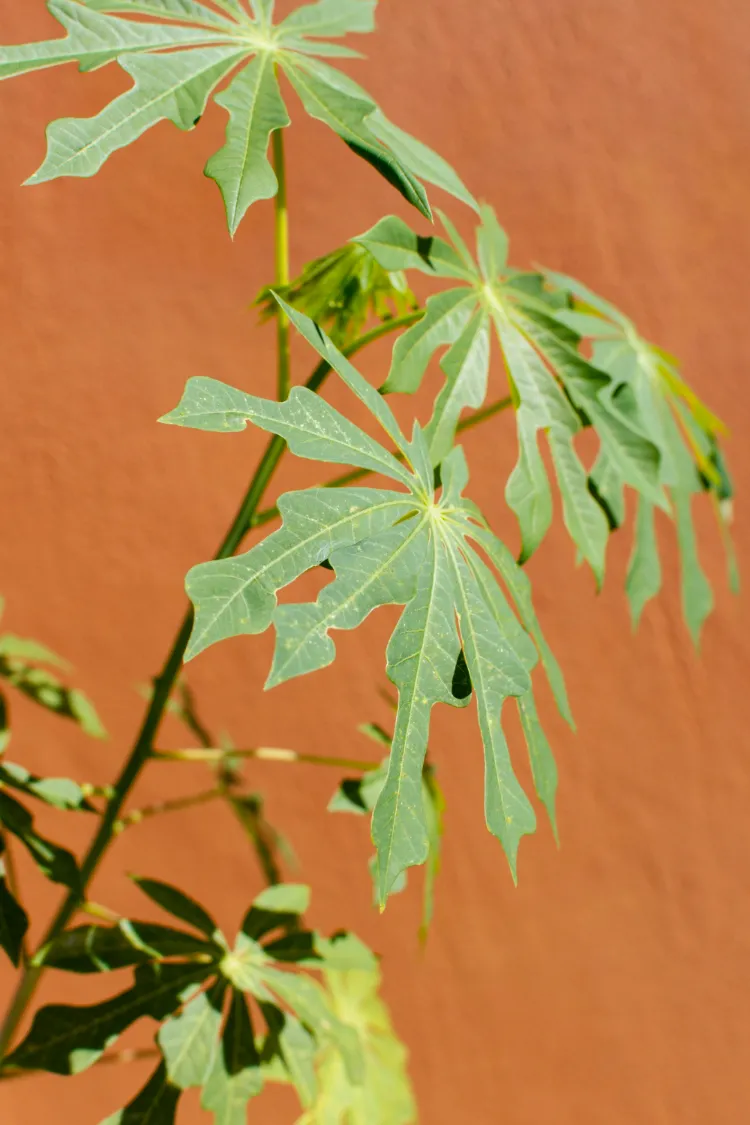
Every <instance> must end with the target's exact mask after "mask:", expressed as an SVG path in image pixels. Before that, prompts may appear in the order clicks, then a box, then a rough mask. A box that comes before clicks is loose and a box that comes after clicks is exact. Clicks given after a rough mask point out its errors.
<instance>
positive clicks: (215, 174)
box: [206, 53, 289, 235]
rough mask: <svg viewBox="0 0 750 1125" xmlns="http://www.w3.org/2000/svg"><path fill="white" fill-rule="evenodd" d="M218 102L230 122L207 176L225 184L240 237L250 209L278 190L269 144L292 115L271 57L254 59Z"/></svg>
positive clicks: (224, 193)
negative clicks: (223, 142) (221, 145)
mask: <svg viewBox="0 0 750 1125" xmlns="http://www.w3.org/2000/svg"><path fill="white" fill-rule="evenodd" d="M215 101H216V104H217V105H220V106H222V107H223V108H224V109H226V110H227V112H228V113H229V123H228V125H227V135H226V142H225V144H224V147H223V148H221V149H219V151H218V152H217V153H216V154H215V155H214V156H212V157H211V159H210V160H209V162H208V164H207V165H206V175H207V176H208V177H209V179H212V180H215V181H216V183H217V184H218V185H219V188H220V190H221V194H222V197H223V199H224V206H225V208H226V213H227V224H228V226H229V231H230V233H231V234H232V235H234V234H235V232H236V230H237V228H238V226H239V225H240V222H241V221H242V219H243V217H244V215H245V213H246V211H247V209H248V207H250V206H251V205H252V204H253V203H255V202H256V201H257V200H259V199H271V198H272V197H273V196H274V195H276V191H277V189H278V182H277V180H276V173H275V172H274V170H273V168H272V167H271V164H270V162H269V160H268V155H267V152H268V143H269V139H270V136H271V133H272V132H274V130H276V129H284V128H285V127H286V126H287V125H288V124H289V115H288V113H287V111H286V106H285V105H284V102H283V100H282V97H281V92H280V90H279V84H278V81H277V79H276V75H275V74H274V68H273V60H272V58H271V56H270V55H269V54H268V53H264V54H262V55H259V56H258V57H257V58H256V59H253V61H252V62H251V63H249V64H248V65H247V66H246V67H245V68H244V69H243V70H241V71H240V72H239V74H238V75H237V76H236V77H235V78H234V79H233V80H232V82H231V83H230V85H229V86H228V87H227V88H226V90H224V91H223V92H222V93H221V94H218V95H217V97H216V98H215Z"/></svg>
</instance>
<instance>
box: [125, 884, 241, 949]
mask: <svg viewBox="0 0 750 1125" xmlns="http://www.w3.org/2000/svg"><path fill="white" fill-rule="evenodd" d="M131 878H132V880H133V882H134V883H135V885H136V886H137V887H138V888H139V890H141V891H143V893H144V894H145V895H148V897H149V898H150V899H151V900H152V901H153V902H155V903H156V905H157V906H160V907H161V908H162V910H166V912H167V913H168V914H173V915H174V916H175V918H179V919H180V920H181V921H182V922H187V924H188V925H189V926H194V927H195V929H196V930H200V931H201V933H203V934H205V935H206V937H209V938H213V937H214V936H215V935H216V934H218V933H220V931H219V927H218V926H217V925H216V922H214V920H213V918H212V917H211V915H210V914H209V913H208V912H207V911H206V910H204V909H203V907H202V906H201V905H200V903H197V902H196V901H195V899H192V898H190V897H189V895H186V894H185V893H184V892H183V891H179V890H178V889H177V888H176V887H172V886H170V885H169V883H161V882H159V881H158V880H156V879H142V878H140V876H138V875H131Z"/></svg>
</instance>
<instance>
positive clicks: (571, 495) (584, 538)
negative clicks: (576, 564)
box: [548, 429, 609, 588]
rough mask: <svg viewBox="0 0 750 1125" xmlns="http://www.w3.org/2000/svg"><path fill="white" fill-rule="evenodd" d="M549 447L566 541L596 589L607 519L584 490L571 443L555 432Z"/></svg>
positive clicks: (582, 472) (581, 470)
mask: <svg viewBox="0 0 750 1125" xmlns="http://www.w3.org/2000/svg"><path fill="white" fill-rule="evenodd" d="M548 437H549V446H550V451H551V453H552V460H553V462H554V464H555V470H556V473H557V483H558V485H559V487H560V494H561V496H562V502H563V518H564V520H565V526H566V527H567V529H568V531H569V532H570V537H571V539H572V540H573V542H574V543H575V545H576V546H577V547H578V549H579V551H580V552H581V554H582V556H583V558H584V559H586V561H587V562H588V564H589V566H590V567H591V569H592V571H593V573H594V577H595V579H596V584H597V587H599V588H601V585H602V583H603V582H604V563H605V555H606V552H607V540H608V538H609V527H608V524H607V517H606V516H605V515H604V512H603V511H602V509H601V508H600V507H599V505H598V504H597V502H596V500H595V499H594V497H593V496H592V495H591V493H590V492H589V489H588V484H587V480H586V471H585V469H584V468H583V465H582V464H581V462H580V460H579V459H578V456H577V454H576V452H575V449H574V448H573V442H572V439H571V438H570V437H569V436H568V435H566V434H563V433H560V432H559V431H557V430H554V429H553V430H550V432H549V435H548Z"/></svg>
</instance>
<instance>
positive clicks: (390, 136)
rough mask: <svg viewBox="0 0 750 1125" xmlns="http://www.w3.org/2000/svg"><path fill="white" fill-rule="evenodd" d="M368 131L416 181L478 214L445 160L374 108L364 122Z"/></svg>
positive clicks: (474, 202)
mask: <svg viewBox="0 0 750 1125" xmlns="http://www.w3.org/2000/svg"><path fill="white" fill-rule="evenodd" d="M367 125H368V128H369V129H370V131H371V132H372V133H374V134H375V136H376V137H377V138H378V140H380V141H382V142H383V144H385V145H387V146H388V149H389V150H390V151H391V152H392V153H393V154H394V155H395V156H396V158H397V159H398V160H399V161H400V162H401V164H402V165H403V167H404V168H406V169H407V170H408V171H409V172H411V173H412V175H414V176H416V177H417V178H418V179H419V180H426V181H427V183H428V184H433V185H434V186H435V187H438V188H441V189H442V190H443V191H446V192H448V194H449V195H452V196H454V198H456V199H458V200H460V201H461V203H465V204H467V206H469V207H472V208H473V209H474V210H475V211H477V210H478V209H479V208H478V205H477V201H476V200H475V198H474V196H473V195H472V194H471V192H470V191H469V189H468V188H467V187H466V185H465V184H464V183H463V181H462V180H461V179H460V177H459V176H458V175H457V174H456V172H455V171H454V170H453V168H451V166H450V164H449V163H448V162H447V160H444V159H443V157H442V156H438V154H437V153H436V152H433V150H432V149H431V148H428V146H427V145H426V144H423V143H422V141H418V140H417V138H416V137H412V136H410V135H409V133H405V132H404V130H403V129H399V128H398V126H396V125H394V124H393V122H392V121H389V120H388V118H387V117H386V116H385V114H384V113H383V112H382V110H380V109H376V110H375V112H374V113H373V114H371V116H370V117H368V119H367Z"/></svg>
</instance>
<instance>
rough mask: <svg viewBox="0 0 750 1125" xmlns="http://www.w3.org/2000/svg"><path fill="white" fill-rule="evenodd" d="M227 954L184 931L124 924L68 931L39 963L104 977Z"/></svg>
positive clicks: (150, 924) (41, 955)
mask: <svg viewBox="0 0 750 1125" xmlns="http://www.w3.org/2000/svg"><path fill="white" fill-rule="evenodd" d="M224 953H225V950H224V949H222V947H221V946H219V945H216V944H214V943H213V942H206V941H203V940H202V939H201V938H197V937H195V936H194V935H193V934H189V933H183V932H182V931H181V930H173V929H170V928H169V927H168V926H159V925H156V924H154V923H153V922H130V921H126V920H123V921H121V922H119V923H118V924H117V925H116V926H97V925H91V926H78V927H76V928H75V929H72V930H66V931H65V932H64V933H62V934H61V935H60V937H58V938H56V939H55V940H54V941H53V942H52V943H51V944H49V945H47V946H45V947H44V948H43V949H42V950H40V952H39V953H38V954H37V957H36V958H35V961H36V962H37V963H39V964H43V965H44V966H45V967H46V968H51V969H64V970H65V972H68V973H102V972H109V971H110V970H112V969H123V968H126V967H127V966H129V965H141V964H145V963H147V962H149V961H161V960H163V959H165V958H173V957H180V958H192V959H198V958H200V959H201V960H203V961H205V962H207V963H208V962H210V961H216V962H218V961H219V960H220V959H221V957H223V955H224Z"/></svg>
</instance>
